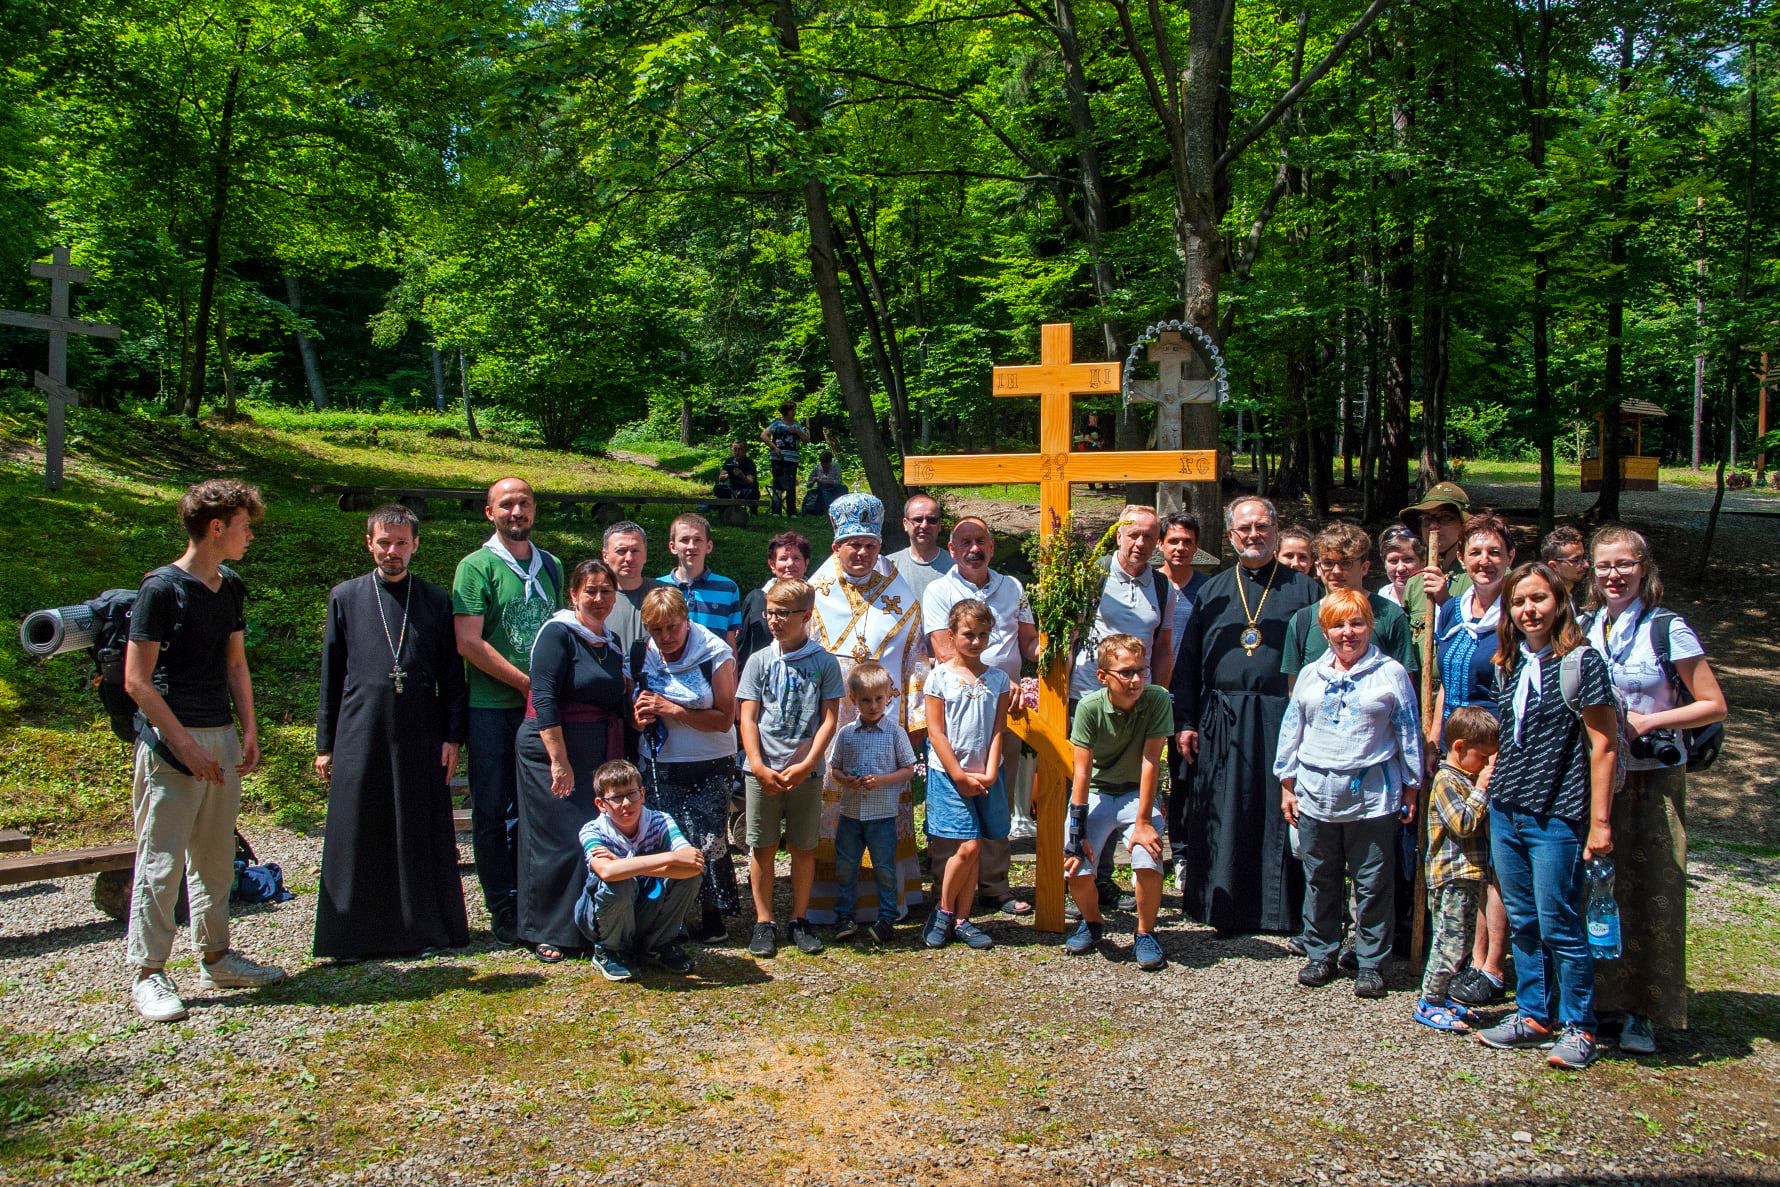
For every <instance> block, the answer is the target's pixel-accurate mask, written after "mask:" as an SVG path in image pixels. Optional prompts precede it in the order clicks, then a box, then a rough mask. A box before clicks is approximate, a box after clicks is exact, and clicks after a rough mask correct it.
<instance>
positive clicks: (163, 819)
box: [124, 479, 284, 1022]
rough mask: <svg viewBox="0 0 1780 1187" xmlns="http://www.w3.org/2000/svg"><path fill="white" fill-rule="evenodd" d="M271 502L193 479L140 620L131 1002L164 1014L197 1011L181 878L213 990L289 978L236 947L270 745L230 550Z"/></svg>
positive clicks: (134, 647) (141, 596)
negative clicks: (254, 793)
mask: <svg viewBox="0 0 1780 1187" xmlns="http://www.w3.org/2000/svg"><path fill="white" fill-rule="evenodd" d="M264 512H265V504H264V503H263V502H262V501H261V499H260V492H259V491H258V490H256V489H255V488H253V487H251V486H248V485H246V484H245V483H241V482H237V481H235V480H233V479H212V480H210V481H208V482H200V483H198V484H197V485H196V486H193V487H191V488H190V489H188V490H187V491H186V492H185V494H184V495H182V496H181V497H180V500H179V518H180V519H181V520H183V521H184V523H185V528H186V533H187V536H188V537H189V540H188V543H187V545H186V549H185V552H184V553H183V554H182V555H181V556H180V558H179V559H178V560H176V561H174V562H173V563H172V564H170V565H162V566H161V567H160V568H158V569H155V570H154V571H153V572H151V573H149V574H148V576H147V577H145V578H143V580H142V587H141V589H140V591H139V592H138V593H137V596H136V604H135V608H134V611H133V613H132V615H131V619H130V641H129V646H128V650H127V651H126V653H125V656H124V690H125V691H126V692H127V693H129V695H130V697H131V699H133V700H134V701H135V702H136V704H137V706H138V708H139V710H140V712H139V715H138V717H137V740H136V764H135V773H134V778H133V780H132V784H131V796H130V798H131V805H132V808H133V809H134V815H135V828H136V873H135V885H134V887H133V888H132V891H131V901H130V922H129V934H128V939H127V941H126V946H125V950H126V953H127V957H128V959H129V962H130V965H131V967H132V968H134V969H135V970H136V982H135V984H134V986H133V987H132V988H131V991H130V997H131V1000H132V1002H133V1003H134V1004H135V1007H136V1011H137V1013H139V1014H141V1015H142V1016H143V1017H144V1018H146V1019H148V1020H149V1021H150V1022H175V1021H178V1020H179V1019H181V1018H184V1017H185V1016H186V1008H185V1003H184V1002H183V1001H182V1000H180V997H179V989H178V987H177V986H176V985H174V983H173V980H172V978H171V977H169V976H168V975H167V972H166V965H167V958H168V956H169V955H171V953H172V949H173V931H174V921H173V912H174V906H175V903H176V902H177V901H178V898H179V885H180V880H181V878H185V879H186V880H187V882H188V885H189V888H190V899H191V916H192V942H193V944H194V946H195V947H196V948H197V949H198V951H199V954H200V960H199V962H198V985H199V986H200V987H201V988H205V989H252V988H258V987H260V986H263V985H272V984H276V983H277V982H279V981H282V980H283V979H284V970H283V969H281V968H278V967H276V966H274V965H263V964H256V963H255V962H253V961H251V960H249V959H247V958H246V957H245V956H242V955H241V954H240V953H238V952H236V951H234V950H233V949H231V948H230V947H229V886H230V883H231V882H232V881H233V880H234V875H235V818H236V817H237V816H238V815H239V814H240V810H241V777H242V776H243V775H246V774H248V773H249V772H251V771H252V770H253V769H254V768H255V767H257V766H259V763H260V744H259V729H258V726H257V725H256V723H255V721H254V715H253V679H252V677H251V675H250V674H249V673H248V670H247V649H246V644H245V642H244V641H243V634H244V631H245V629H246V626H247V622H246V618H245V617H244V614H243V604H244V602H245V600H246V596H247V588H246V586H245V585H244V584H243V583H242V581H241V578H240V577H239V576H237V575H236V574H235V573H234V571H233V570H231V569H229V568H228V567H227V566H226V565H225V564H224V562H225V561H238V560H240V559H241V558H242V556H244V555H246V552H247V546H248V544H249V543H250V542H252V540H253V524H254V522H255V521H256V520H258V519H259V518H260V516H261V515H263V514H264ZM236 715H238V716H239V717H240V719H241V733H240V735H239V736H237V735H236V733H235V722H234V718H235V716H236Z"/></svg>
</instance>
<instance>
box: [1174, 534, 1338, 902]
mask: <svg viewBox="0 0 1780 1187" xmlns="http://www.w3.org/2000/svg"><path fill="white" fill-rule="evenodd" d="M1238 581H1241V582H1242V583H1243V592H1244V593H1246V595H1247V597H1248V610H1249V612H1251V613H1253V612H1255V611H1256V610H1257V609H1258V610H1259V618H1258V621H1257V622H1256V627H1257V629H1258V630H1259V632H1260V636H1261V637H1260V642H1259V644H1258V645H1257V646H1256V647H1255V649H1254V653H1253V654H1252V655H1251V654H1248V652H1247V651H1246V650H1245V649H1244V647H1243V645H1242V636H1243V633H1244V632H1245V631H1246V630H1247V629H1248V625H1249V619H1248V614H1245V613H1244V611H1243V606H1242V600H1241V598H1240V597H1239V596H1238V592H1237V586H1236V583H1237V582H1238ZM1269 581H1271V582H1272V589H1271V591H1270V592H1269V591H1268V582H1269ZM1320 593H1321V591H1320V590H1319V589H1318V587H1317V584H1316V582H1315V581H1312V580H1311V579H1310V578H1309V577H1307V576H1305V575H1304V574H1302V573H1299V572H1297V571H1296V570H1294V569H1289V568H1287V567H1286V566H1284V565H1281V564H1280V563H1279V562H1277V561H1270V562H1268V563H1267V564H1266V565H1263V566H1262V567H1261V568H1259V569H1252V570H1251V569H1245V568H1243V567H1242V566H1241V565H1236V566H1233V567H1232V568H1229V569H1225V570H1224V571H1223V572H1222V573H1219V574H1217V575H1216V576H1214V577H1211V578H1209V579H1208V580H1206V581H1205V582H1203V583H1202V584H1201V585H1200V587H1199V591H1198V594H1197V596H1196V605H1197V609H1196V610H1194V612H1193V616H1192V617H1191V618H1190V619H1188V621H1187V628H1186V630H1185V631H1184V632H1183V637H1182V639H1181V641H1180V649H1179V651H1178V652H1177V654H1176V660H1175V668H1174V679H1173V682H1172V685H1171V687H1170V691H1171V692H1172V693H1173V694H1174V722H1175V729H1176V730H1177V731H1178V730H1182V729H1196V730H1198V731H1199V761H1198V764H1197V766H1196V768H1195V769H1194V772H1193V789H1192V795H1191V798H1190V799H1189V800H1188V801H1187V829H1186V839H1187V853H1186V861H1185V863H1184V867H1185V868H1184V872H1183V874H1182V877H1181V885H1182V900H1183V906H1184V908H1185V910H1186V913H1187V914H1189V915H1191V916H1193V917H1194V918H1196V919H1198V920H1200V921H1201V922H1203V923H1208V924H1210V925H1211V926H1213V927H1215V928H1217V929H1218V930H1220V931H1291V932H1295V931H1297V930H1298V928H1299V926H1300V923H1301V920H1300V913H1301V911H1302V907H1303V902H1304V873H1303V870H1302V869H1301V868H1300V867H1299V864H1298V861H1297V859H1296V858H1294V857H1293V856H1292V851H1291V844H1290V837H1289V834H1288V832H1287V828H1286V822H1285V817H1284V816H1283V815H1282V814H1281V813H1280V810H1279V780H1277V779H1275V778H1274V777H1273V759H1274V756H1275V754H1276V753H1277V752H1278V750H1279V724H1280V720H1281V719H1282V718H1283V717H1284V716H1285V709H1286V697H1287V693H1286V678H1285V677H1284V676H1283V675H1281V674H1280V670H1279V665H1280V659H1281V657H1282V652H1283V651H1284V648H1285V638H1286V624H1287V623H1289V622H1290V621H1291V618H1292V615H1294V614H1296V613H1297V612H1298V611H1299V610H1301V609H1303V608H1304V607H1306V606H1308V605H1310V604H1311V603H1313V602H1315V601H1316V600H1317V598H1318V596H1319V595H1320ZM1263 594H1265V595H1266V603H1265V605H1263V604H1262V601H1261V598H1262V595H1263Z"/></svg>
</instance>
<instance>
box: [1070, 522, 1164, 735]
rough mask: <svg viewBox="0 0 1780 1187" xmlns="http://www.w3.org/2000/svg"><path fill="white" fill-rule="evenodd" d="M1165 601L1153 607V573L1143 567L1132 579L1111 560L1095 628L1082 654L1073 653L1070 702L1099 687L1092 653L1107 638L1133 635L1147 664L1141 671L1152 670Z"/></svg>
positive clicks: (1085, 643) (1086, 641) (1153, 571)
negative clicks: (1141, 641)
mask: <svg viewBox="0 0 1780 1187" xmlns="http://www.w3.org/2000/svg"><path fill="white" fill-rule="evenodd" d="M1162 585H1163V588H1165V589H1166V588H1168V581H1167V578H1163V581H1162ZM1166 601H1167V598H1166V597H1165V598H1164V603H1165V604H1164V605H1161V606H1158V605H1157V604H1156V570H1154V569H1152V568H1150V567H1149V566H1148V565H1145V566H1144V567H1143V568H1142V569H1141V570H1139V571H1138V574H1137V576H1135V577H1133V576H1132V575H1131V574H1129V573H1127V572H1125V569H1124V566H1122V565H1120V564H1119V561H1118V558H1117V557H1114V558H1113V561H1112V565H1111V566H1110V568H1109V570H1108V572H1107V574H1106V584H1105V585H1103V586H1102V587H1101V590H1100V603H1099V606H1098V608H1097V609H1096V610H1095V612H1094V626H1093V628H1092V629H1091V630H1090V631H1089V632H1088V637H1087V639H1086V640H1085V641H1084V642H1083V644H1082V647H1081V650H1079V651H1077V652H1076V655H1075V668H1074V670H1073V671H1071V672H1070V673H1069V696H1070V699H1071V700H1080V699H1081V698H1082V697H1085V696H1087V695H1088V694H1089V693H1091V692H1093V691H1094V690H1095V689H1096V688H1099V687H1100V681H1099V679H1098V678H1097V677H1096V676H1095V675H1094V653H1095V651H1096V650H1097V649H1098V648H1099V647H1100V641H1101V640H1102V639H1104V638H1106V637H1107V636H1108V635H1136V636H1137V637H1138V638H1139V639H1141V640H1143V645H1144V647H1145V648H1146V649H1147V658H1148V659H1149V661H1150V662H1149V663H1147V664H1145V665H1144V671H1145V672H1150V671H1152V670H1153V664H1154V663H1155V658H1156V657H1155V650H1156V632H1157V631H1158V630H1159V629H1161V627H1162V626H1163V618H1162V615H1163V614H1165V613H1167V611H1168V606H1167V605H1166Z"/></svg>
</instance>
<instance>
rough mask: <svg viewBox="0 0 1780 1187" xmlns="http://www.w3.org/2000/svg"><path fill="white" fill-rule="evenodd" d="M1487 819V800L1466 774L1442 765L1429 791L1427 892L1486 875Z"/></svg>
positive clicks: (1478, 880) (1480, 879) (1480, 878)
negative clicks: (1450, 883)
mask: <svg viewBox="0 0 1780 1187" xmlns="http://www.w3.org/2000/svg"><path fill="white" fill-rule="evenodd" d="M1488 820H1489V799H1488V797H1487V796H1485V795H1484V793H1483V792H1481V791H1479V790H1478V789H1477V788H1476V787H1475V786H1474V785H1473V784H1472V782H1471V778H1470V776H1468V775H1466V774H1465V772H1463V771H1461V770H1459V769H1458V768H1457V767H1455V766H1451V765H1449V764H1447V763H1441V764H1440V769H1439V770H1438V771H1436V772H1434V783H1433V786H1432V788H1431V790H1430V791H1429V792H1428V889H1429V890H1439V889H1440V888H1441V887H1442V886H1445V885H1446V884H1448V883H1449V882H1466V881H1470V882H1481V881H1483V879H1484V878H1485V877H1487V876H1488V872H1487V871H1488V868H1489V859H1488V854H1489V828H1488Z"/></svg>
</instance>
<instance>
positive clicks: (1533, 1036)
mask: <svg viewBox="0 0 1780 1187" xmlns="http://www.w3.org/2000/svg"><path fill="white" fill-rule="evenodd" d="M1477 1041H1478V1042H1480V1043H1482V1044H1483V1045H1484V1046H1485V1047H1494V1048H1496V1049H1497V1050H1500V1051H1513V1050H1521V1049H1525V1048H1528V1047H1549V1046H1551V1028H1550V1027H1548V1026H1546V1025H1545V1024H1544V1023H1542V1022H1535V1021H1533V1020H1532V1019H1531V1018H1528V1017H1527V1016H1526V1015H1525V1014H1518V1013H1517V1014H1512V1015H1510V1016H1509V1017H1507V1018H1504V1019H1503V1020H1502V1021H1500V1022H1498V1023H1496V1024H1495V1025H1494V1026H1492V1027H1490V1028H1489V1029H1487V1030H1480V1031H1478V1032H1477ZM1590 1045H1591V1046H1592V1045H1593V1044H1592V1040H1591V1044H1590Z"/></svg>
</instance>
